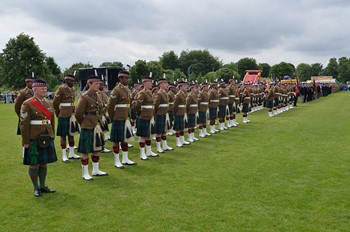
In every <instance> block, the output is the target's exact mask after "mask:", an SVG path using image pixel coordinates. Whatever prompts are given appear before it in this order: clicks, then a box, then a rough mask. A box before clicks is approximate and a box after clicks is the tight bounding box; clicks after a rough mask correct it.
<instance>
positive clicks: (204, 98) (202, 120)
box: [198, 82, 211, 138]
mask: <svg viewBox="0 0 350 232" xmlns="http://www.w3.org/2000/svg"><path fill="white" fill-rule="evenodd" d="M201 88H202V91H201V92H200V93H199V95H198V125H199V126H198V127H199V137H201V138H204V137H206V136H210V135H211V134H209V133H207V120H208V119H207V111H208V106H209V94H208V83H207V82H205V83H202V86H201Z"/></svg>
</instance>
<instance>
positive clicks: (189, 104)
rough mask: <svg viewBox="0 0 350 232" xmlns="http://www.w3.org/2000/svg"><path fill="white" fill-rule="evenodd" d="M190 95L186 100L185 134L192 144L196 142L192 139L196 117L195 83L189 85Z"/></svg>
mask: <svg viewBox="0 0 350 232" xmlns="http://www.w3.org/2000/svg"><path fill="white" fill-rule="evenodd" d="M190 91H191V92H190V93H189V94H188V95H187V99H186V112H187V128H188V129H187V133H188V141H189V142H191V143H192V142H194V141H198V140H199V139H197V138H196V137H194V128H195V127H196V120H197V115H198V85H197V83H191V85H190Z"/></svg>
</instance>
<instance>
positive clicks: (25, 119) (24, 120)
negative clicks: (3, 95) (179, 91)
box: [20, 97, 55, 144]
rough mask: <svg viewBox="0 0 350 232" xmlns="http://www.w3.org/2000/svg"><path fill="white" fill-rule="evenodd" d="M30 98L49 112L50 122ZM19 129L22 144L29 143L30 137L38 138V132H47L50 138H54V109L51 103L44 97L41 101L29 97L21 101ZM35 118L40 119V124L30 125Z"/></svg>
mask: <svg viewBox="0 0 350 232" xmlns="http://www.w3.org/2000/svg"><path fill="white" fill-rule="evenodd" d="M30 99H35V100H36V101H38V102H40V103H41V104H42V105H43V106H45V108H46V109H48V111H49V112H50V113H51V115H52V120H51V121H50V122H48V121H49V118H48V117H47V116H46V115H45V114H44V113H43V112H41V111H40V110H39V109H38V108H36V107H35V106H34V105H33V104H32V103H31V102H29V100H30ZM20 119H21V122H20V129H21V135H22V144H29V140H30V139H38V137H39V135H40V134H45V133H47V132H48V133H49V134H50V137H51V138H53V139H54V138H55V132H54V127H55V116H54V109H53V107H52V103H51V102H50V101H49V100H48V99H46V98H44V99H43V101H40V100H39V99H37V98H34V97H32V98H29V99H27V100H26V101H25V102H23V104H22V107H21V110H20ZM32 120H35V121H37V122H39V121H42V124H41V125H32V124H31V121H32Z"/></svg>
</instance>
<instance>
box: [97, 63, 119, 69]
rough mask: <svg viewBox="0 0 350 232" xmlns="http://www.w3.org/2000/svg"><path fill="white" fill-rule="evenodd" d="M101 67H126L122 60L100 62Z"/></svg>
mask: <svg viewBox="0 0 350 232" xmlns="http://www.w3.org/2000/svg"><path fill="white" fill-rule="evenodd" d="M100 67H118V68H122V69H124V66H123V63H122V62H120V61H113V62H110V61H106V62H103V63H102V64H100Z"/></svg>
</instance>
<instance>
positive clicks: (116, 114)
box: [107, 83, 130, 120]
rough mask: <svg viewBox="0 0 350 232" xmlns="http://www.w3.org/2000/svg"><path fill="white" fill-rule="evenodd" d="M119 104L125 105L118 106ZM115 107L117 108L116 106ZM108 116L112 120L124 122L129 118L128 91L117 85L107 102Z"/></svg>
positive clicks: (121, 85)
mask: <svg viewBox="0 0 350 232" xmlns="http://www.w3.org/2000/svg"><path fill="white" fill-rule="evenodd" d="M119 104H122V105H126V107H125V106H118V105H119ZM116 105H117V106H116ZM107 108H108V115H109V117H110V119H112V120H126V119H127V118H128V116H129V108H130V90H129V88H128V87H127V86H124V85H123V84H121V83H119V84H118V85H117V86H115V87H114V89H113V90H112V92H111V96H110V99H109V102H108V107H107Z"/></svg>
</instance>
